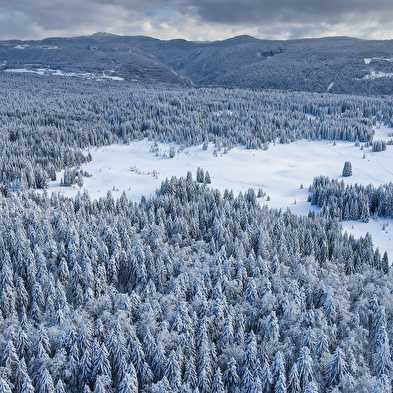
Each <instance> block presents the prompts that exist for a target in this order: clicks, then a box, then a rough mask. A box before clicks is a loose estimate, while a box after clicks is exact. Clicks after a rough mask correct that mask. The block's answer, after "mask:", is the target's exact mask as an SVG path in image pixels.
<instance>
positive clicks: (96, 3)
mask: <svg viewBox="0 0 393 393" xmlns="http://www.w3.org/2000/svg"><path fill="white" fill-rule="evenodd" d="M164 4H165V5H164ZM99 31H105V32H109V33H114V34H121V35H148V36H152V37H156V38H160V39H172V38H185V39H187V40H194V41H196V40H204V41H205V40H210V41H211V40H217V39H225V38H229V37H233V36H236V35H240V34H249V35H252V36H254V37H258V38H267V39H294V38H304V37H324V36H337V35H340V36H342V35H346V36H352V37H359V38H365V39H391V38H393V1H392V0H242V1H240V0H169V1H166V2H164V3H163V2H162V1H159V0H113V1H109V0H0V39H14V38H15V39H41V38H45V37H53V36H77V35H88V34H92V33H96V32H99Z"/></svg>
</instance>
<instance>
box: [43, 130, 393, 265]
mask: <svg viewBox="0 0 393 393" xmlns="http://www.w3.org/2000/svg"><path fill="white" fill-rule="evenodd" d="M376 132H377V134H376V137H375V138H376V139H381V138H382V137H383V136H384V135H385V136H386V135H387V134H388V133H389V132H392V130H391V129H389V128H388V127H385V126H381V127H380V128H376ZM176 148H177V149H178V147H176ZM169 149H170V145H169V144H158V145H157V146H156V147H155V146H154V142H151V141H147V140H144V141H137V142H132V143H130V144H127V145H121V144H116V145H111V146H106V147H102V148H95V149H93V150H90V152H91V155H92V158H93V160H92V162H90V163H88V164H86V165H83V167H82V169H83V170H84V171H87V172H89V173H90V174H91V175H92V176H91V177H87V178H86V177H85V178H84V187H83V189H86V190H87V191H88V192H89V194H90V195H91V197H92V198H99V197H100V196H104V195H106V194H107V192H108V191H111V193H112V195H113V196H114V197H115V198H119V197H120V196H121V194H122V192H123V191H125V193H126V195H127V196H128V197H129V198H130V199H131V200H134V201H138V200H140V198H141V196H142V195H145V196H150V195H153V194H154V193H155V190H156V189H157V188H158V187H159V186H160V184H161V182H162V181H163V180H165V178H170V177H171V176H178V177H180V176H186V174H187V172H188V171H191V172H192V174H193V177H194V178H195V177H196V170H197V168H198V167H201V168H203V169H204V171H209V174H210V176H211V179H212V184H211V185H212V187H214V188H218V189H220V190H225V189H226V188H228V189H232V190H233V191H234V192H235V194H237V193H239V192H245V191H247V190H248V189H249V188H254V189H255V191H258V189H259V188H262V190H263V191H264V192H266V197H264V198H262V199H261V203H267V204H268V205H269V206H271V207H276V208H281V209H287V208H288V207H289V208H290V209H291V211H292V212H294V213H296V214H300V215H306V214H308V212H309V210H310V209H314V207H313V206H311V205H310V203H308V202H307V197H308V187H309V185H310V184H311V183H312V181H313V179H314V177H315V176H319V175H324V176H329V177H330V178H331V179H342V180H344V181H345V182H346V183H359V184H369V183H371V184H373V185H374V186H378V185H379V184H383V183H389V182H393V169H392V168H393V154H392V152H393V146H387V150H386V151H384V152H378V153H375V152H372V151H371V148H364V149H363V150H362V149H361V146H356V144H355V143H351V142H342V141H339V142H336V143H333V142H328V141H305V140H302V141H297V142H293V143H290V144H278V143H276V144H271V145H270V146H269V149H268V150H247V149H246V148H245V147H242V146H236V147H235V148H234V149H232V150H230V151H229V152H228V153H227V154H224V152H223V151H217V150H215V148H214V146H213V144H210V145H209V148H208V149H207V150H206V151H205V150H203V148H202V146H194V147H190V148H187V149H184V150H183V151H180V150H177V152H176V155H175V157H174V158H169ZM363 157H365V158H363ZM345 161H351V162H352V168H353V176H352V177H348V178H343V177H342V175H341V174H342V169H343V165H344V162H345ZM62 176H63V173H59V174H58V176H57V181H56V182H51V183H50V186H49V191H57V192H62V193H64V194H66V195H69V196H74V195H76V194H77V192H78V191H79V188H78V187H76V186H75V187H60V180H61V177H62ZM301 185H303V188H301ZM267 196H269V197H270V200H269V201H268V200H267ZM316 210H317V209H316ZM386 222H388V223H389V226H388V227H387V228H386V229H385V230H382V229H381V225H382V224H383V223H386ZM343 226H344V228H345V230H347V231H348V232H350V233H353V234H354V235H356V236H360V235H362V236H364V235H365V234H366V232H367V231H369V232H370V233H371V234H372V235H373V238H374V242H375V245H376V246H378V247H380V249H381V250H387V251H388V253H389V255H391V256H392V258H393V244H392V242H391V232H390V231H391V228H393V220H387V219H379V221H374V220H372V219H371V220H370V223H368V224H364V223H360V222H350V223H348V222H346V223H345V222H344V223H343ZM352 227H353V228H352Z"/></svg>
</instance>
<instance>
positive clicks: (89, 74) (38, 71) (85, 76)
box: [4, 64, 124, 81]
mask: <svg viewBox="0 0 393 393" xmlns="http://www.w3.org/2000/svg"><path fill="white" fill-rule="evenodd" d="M4 65H5V64H4ZM4 72H10V73H30V74H38V75H56V76H71V77H77V78H82V79H94V80H108V79H110V80H115V81H124V78H122V77H120V76H115V75H107V74H105V72H103V73H102V74H97V73H92V72H63V71H61V70H52V69H50V68H37V69H30V68H29V69H28V68H8V69H6V70H4Z"/></svg>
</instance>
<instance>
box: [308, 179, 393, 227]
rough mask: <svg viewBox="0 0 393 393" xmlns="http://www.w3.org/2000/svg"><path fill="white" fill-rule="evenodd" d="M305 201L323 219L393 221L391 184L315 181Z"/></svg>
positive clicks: (392, 186)
mask: <svg viewBox="0 0 393 393" xmlns="http://www.w3.org/2000/svg"><path fill="white" fill-rule="evenodd" d="M308 201H309V202H311V204H312V205H318V206H319V207H321V208H322V214H323V215H325V216H326V217H331V218H336V219H339V220H362V221H363V222H368V221H369V218H370V215H375V216H378V217H389V218H393V184H392V183H389V184H382V185H380V186H379V187H378V188H376V187H374V186H373V185H372V184H369V185H367V186H364V185H362V184H354V185H353V184H347V185H345V184H344V181H339V180H334V179H332V180H330V179H329V177H327V176H318V177H316V178H314V180H313V183H312V185H311V186H310V188H309V196H308Z"/></svg>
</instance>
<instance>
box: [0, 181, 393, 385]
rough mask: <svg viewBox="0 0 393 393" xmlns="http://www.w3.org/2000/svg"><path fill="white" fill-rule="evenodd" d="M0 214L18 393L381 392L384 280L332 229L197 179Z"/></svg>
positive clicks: (27, 203)
mask: <svg viewBox="0 0 393 393" xmlns="http://www.w3.org/2000/svg"><path fill="white" fill-rule="evenodd" d="M0 216H1V222H0V231H1V237H0V238H1V239H2V240H1V243H0V245H1V247H0V250H1V260H2V267H1V273H0V280H1V287H0V288H1V292H0V309H1V314H0V315H1V322H0V324H1V329H0V331H1V333H0V335H1V336H0V351H1V354H2V355H1V366H2V369H1V379H0V382H1V383H2V386H7V385H8V386H14V388H13V389H12V390H13V391H15V392H26V391H33V387H34V388H35V390H36V391H38V392H44V391H45V392H52V391H53V389H54V386H55V387H56V389H55V391H56V392H59V391H67V392H81V391H84V392H89V391H94V392H110V391H115V392H136V391H138V388H139V389H140V390H143V391H146V392H148V391H160V392H162V391H168V392H169V391H174V392H176V391H183V392H188V391H194V389H198V391H199V392H225V391H228V392H236V391H241V392H253V391H261V389H263V390H262V391H267V392H273V391H274V392H277V391H289V392H305V391H307V392H309V391H312V392H317V391H319V392H325V391H330V389H332V388H334V387H339V389H340V391H341V390H342V391H345V392H363V391H364V392H368V391H371V389H372V387H373V386H374V385H375V389H376V390H375V391H378V392H382V391H390V388H389V390H381V389H382V388H380V386H386V387H387V386H390V384H389V380H388V375H389V373H390V371H391V360H390V346H389V340H390V341H391V339H392V338H391V334H392V332H393V330H392V318H391V316H392V312H393V310H392V304H393V303H392V294H391V292H392V281H391V276H390V275H386V274H385V273H384V271H383V269H382V270H379V269H380V268H379V267H378V266H374V267H372V265H373V263H372V261H373V256H374V250H373V246H372V241H371V239H370V238H366V239H361V240H359V241H356V240H354V239H353V238H348V237H347V236H343V235H342V234H341V231H340V228H339V226H338V223H337V222H335V221H331V220H326V219H323V218H319V217H318V216H314V215H310V216H309V217H304V218H299V217H296V216H294V215H292V214H291V213H289V212H285V213H283V212H281V211H277V210H269V209H267V208H266V207H265V208H261V207H259V204H258V203H257V202H256V198H255V194H254V193H253V191H252V190H250V191H249V192H248V193H247V194H246V195H240V196H236V197H234V196H233V194H231V193H230V192H225V193H224V194H223V195H222V194H220V192H219V191H214V190H209V189H208V188H206V186H204V185H199V184H197V183H194V182H193V181H192V179H191V174H189V175H188V177H187V179H179V180H178V179H171V180H170V181H167V182H165V183H164V184H163V185H162V187H161V189H160V190H159V191H158V193H157V196H156V197H153V198H151V199H150V200H142V201H141V202H140V203H138V204H134V203H132V202H129V201H127V199H126V198H121V199H120V200H118V201H114V200H113V198H111V196H110V195H108V196H107V197H106V198H103V199H100V200H99V201H91V200H90V199H89V197H88V196H86V195H81V196H78V197H76V198H75V199H65V198H62V197H60V196H56V195H53V196H52V197H50V198H49V197H47V196H45V195H42V196H38V195H34V194H31V195H29V194H25V195H24V196H22V197H21V198H3V199H2V201H1V215H0ZM348 265H351V266H353V267H354V270H349V269H348ZM286 389H287V390H286ZM4 391H7V390H4Z"/></svg>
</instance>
